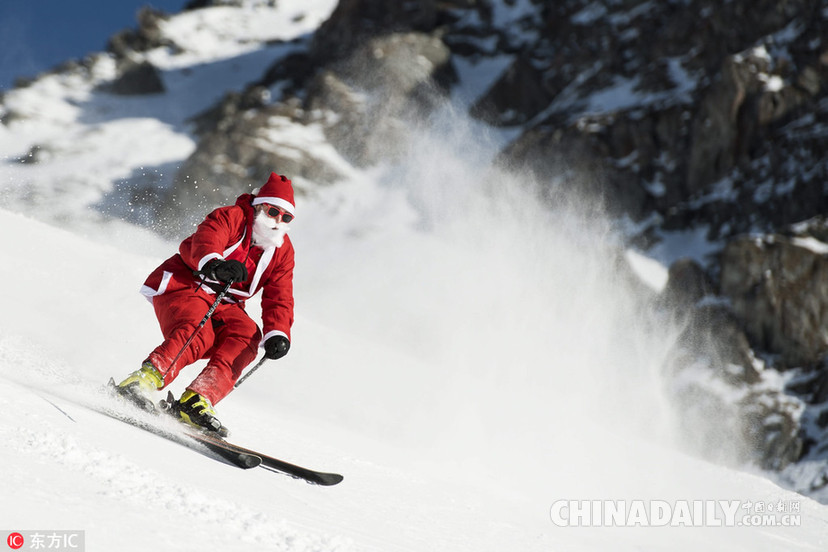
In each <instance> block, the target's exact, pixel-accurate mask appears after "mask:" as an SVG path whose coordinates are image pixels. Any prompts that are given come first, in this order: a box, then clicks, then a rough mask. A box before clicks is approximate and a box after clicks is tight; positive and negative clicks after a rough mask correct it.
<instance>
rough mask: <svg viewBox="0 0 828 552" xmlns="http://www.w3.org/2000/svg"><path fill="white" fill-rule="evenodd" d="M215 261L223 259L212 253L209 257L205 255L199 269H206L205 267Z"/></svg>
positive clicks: (199, 262)
mask: <svg viewBox="0 0 828 552" xmlns="http://www.w3.org/2000/svg"><path fill="white" fill-rule="evenodd" d="M213 259H221V255H219V254H218V253H210V254H209V255H205V256H204V257H202V258H201V260H200V261H198V269H199V270H201V269H203V268H204V265H206V264H207V263H209V262H210V261H212V260H213Z"/></svg>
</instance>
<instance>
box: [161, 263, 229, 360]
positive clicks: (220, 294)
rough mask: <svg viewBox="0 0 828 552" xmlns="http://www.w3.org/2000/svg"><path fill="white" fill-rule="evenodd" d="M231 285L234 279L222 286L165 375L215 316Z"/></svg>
mask: <svg viewBox="0 0 828 552" xmlns="http://www.w3.org/2000/svg"><path fill="white" fill-rule="evenodd" d="M231 285H233V281H232V280H230V281H229V282H227V284H225V286H224V287H223V288H221V291H219V292H218V293H217V294H216V300H215V301H213V304H212V305H210V308H209V309H207V314H205V315H204V318H202V319H201V322H199V323H198V326H196V328H195V329H194V330H193V333H191V334H190V337H188V338H187V341H186V342H185V343H184V346H183V347H181V350H180V351H178V354H177V355H175V358H174V359H173V361H172V362H170V366H169V368H167V370H166V372H164V375H166V373H167V372H169V371H170V370H172V367H173V366H175V362H176V361H177V360H178V359H179V358H180V357H181V355H183V354H184V351H186V350H187V347H189V346H190V343H192V342H193V339H195V336H196V334H197V333H198V331H199V330H200V329H201V328H203V327H204V324H206V323H207V321H208V320H210V317H211V316H213V313H214V312H216V309H217V308H218V306H219V303H221V300H222V299H224V296H225V295H227V292H228V291H230V286H231Z"/></svg>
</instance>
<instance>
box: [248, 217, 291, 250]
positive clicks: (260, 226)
mask: <svg viewBox="0 0 828 552" xmlns="http://www.w3.org/2000/svg"><path fill="white" fill-rule="evenodd" d="M288 230H290V225H289V224H288V223H286V222H276V220H274V219H273V218H272V217H269V216H267V215H266V214H264V213H258V214H257V215H256V218H254V219H253V244H254V245H258V246H259V247H262V248H264V249H267V248H269V247H282V244H283V243H285V235H286V234H287V233H288Z"/></svg>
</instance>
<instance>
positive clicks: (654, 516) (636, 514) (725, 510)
mask: <svg viewBox="0 0 828 552" xmlns="http://www.w3.org/2000/svg"><path fill="white" fill-rule="evenodd" d="M549 517H550V519H551V520H552V523H554V524H555V525H557V526H559V527H799V526H800V525H801V523H802V518H801V515H800V502H799V501H798V500H770V501H751V500H673V501H669V500H568V499H562V500H556V501H555V502H553V503H552V507H551V508H550V509H549Z"/></svg>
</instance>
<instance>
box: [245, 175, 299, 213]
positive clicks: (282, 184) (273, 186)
mask: <svg viewBox="0 0 828 552" xmlns="http://www.w3.org/2000/svg"><path fill="white" fill-rule="evenodd" d="M261 203H267V204H269V205H273V206H275V207H281V208H282V209H284V210H285V211H287V212H288V213H290V214H291V215H293V216H296V212H295V211H296V204H295V203H294V201H293V185H292V184H291V182H290V180H288V178H287V177H285V176H282V175H280V174H276V173H270V178H268V179H267V184H265V185H264V186H262V189H261V190H259V192H258V193H257V194H256V197H255V198H254V199H253V205H259V204H261Z"/></svg>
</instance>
